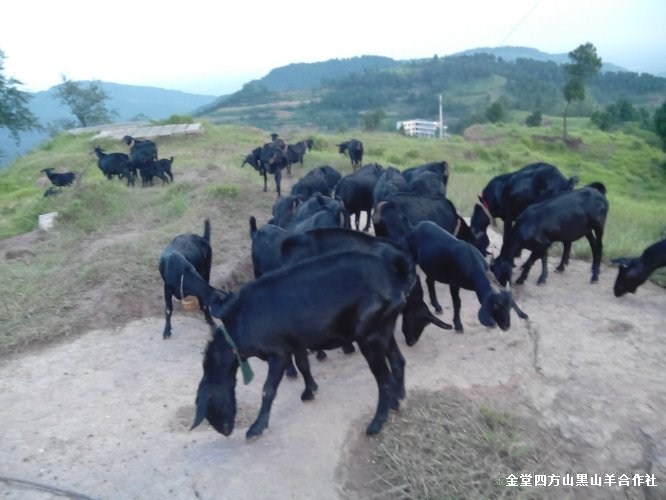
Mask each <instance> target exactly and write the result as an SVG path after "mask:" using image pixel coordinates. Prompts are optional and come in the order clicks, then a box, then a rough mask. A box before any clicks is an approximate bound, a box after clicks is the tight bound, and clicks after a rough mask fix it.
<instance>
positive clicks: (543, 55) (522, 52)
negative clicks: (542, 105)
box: [452, 46, 628, 73]
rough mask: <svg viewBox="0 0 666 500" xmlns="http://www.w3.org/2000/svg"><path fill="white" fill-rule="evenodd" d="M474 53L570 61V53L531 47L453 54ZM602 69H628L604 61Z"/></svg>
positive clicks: (513, 58) (512, 59) (478, 50)
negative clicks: (542, 50)
mask: <svg viewBox="0 0 666 500" xmlns="http://www.w3.org/2000/svg"><path fill="white" fill-rule="evenodd" d="M472 54H492V55H494V56H495V57H501V58H502V59H504V60H505V61H510V62H513V61H515V60H516V59H534V60H535V61H553V62H556V63H557V64H566V63H570V62H571V61H570V60H569V53H568V52H567V53H564V54H549V53H547V52H541V51H540V50H537V49H533V48H530V47H511V46H504V47H479V48H476V49H469V50H463V51H462V52H456V53H455V54H452V55H454V56H467V55H472ZM601 71H603V72H607V71H614V72H616V73H617V72H621V71H628V70H627V69H625V68H622V67H620V66H617V65H615V64H613V63H609V62H606V61H603V65H602V67H601Z"/></svg>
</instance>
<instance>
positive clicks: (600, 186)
mask: <svg viewBox="0 0 666 500" xmlns="http://www.w3.org/2000/svg"><path fill="white" fill-rule="evenodd" d="M586 187H590V188H594V189H596V190H597V191H599V192H600V193H601V194H603V195H604V196H606V186H605V185H604V184H603V183H601V182H592V183H590V184H588V185H587V186H586Z"/></svg>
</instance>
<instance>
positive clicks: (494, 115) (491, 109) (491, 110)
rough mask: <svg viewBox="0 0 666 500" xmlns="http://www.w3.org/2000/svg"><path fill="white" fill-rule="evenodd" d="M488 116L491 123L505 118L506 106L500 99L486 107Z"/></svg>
mask: <svg viewBox="0 0 666 500" xmlns="http://www.w3.org/2000/svg"><path fill="white" fill-rule="evenodd" d="M486 118H488V121H489V122H491V123H497V122H499V121H502V120H503V119H504V107H503V106H502V103H501V102H499V101H495V102H494V103H492V104H491V105H490V106H488V108H487V109H486Z"/></svg>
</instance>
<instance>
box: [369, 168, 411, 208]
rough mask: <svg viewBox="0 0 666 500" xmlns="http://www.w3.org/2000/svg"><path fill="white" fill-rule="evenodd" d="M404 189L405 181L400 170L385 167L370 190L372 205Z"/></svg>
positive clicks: (405, 189) (405, 187) (405, 188)
mask: <svg viewBox="0 0 666 500" xmlns="http://www.w3.org/2000/svg"><path fill="white" fill-rule="evenodd" d="M404 191H407V181H406V180H405V178H404V177H403V176H402V172H400V170H398V169H397V168H395V167H387V168H385V169H384V170H383V171H382V173H381V175H380V176H379V179H377V183H376V184H375V187H374V188H373V190H372V202H373V206H376V205H377V203H379V202H380V201H384V200H386V199H387V198H388V197H389V196H391V195H392V194H395V193H401V192H404Z"/></svg>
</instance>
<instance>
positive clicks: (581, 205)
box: [159, 135, 666, 438]
mask: <svg viewBox="0 0 666 500" xmlns="http://www.w3.org/2000/svg"><path fill="white" fill-rule="evenodd" d="M277 139H279V138H278V137H277V136H275V135H274V137H273V142H271V143H268V144H266V145H264V146H262V147H260V148H257V149H256V150H254V151H253V152H252V153H251V154H250V155H248V156H247V157H246V158H245V161H244V162H243V164H245V163H250V164H251V165H252V166H253V167H254V168H256V169H257V170H258V171H259V173H260V174H262V175H263V176H264V180H265V179H266V174H267V173H271V174H275V175H276V190H277V192H278V196H279V194H280V187H279V175H278V174H277V173H279V171H280V170H281V169H282V168H286V167H287V165H290V164H291V163H295V162H296V161H298V162H299V163H300V162H301V161H302V158H303V157H302V154H301V156H300V159H298V158H297V157H295V158H296V159H295V160H289V159H284V158H286V153H285V152H286V151H287V150H288V148H286V147H283V146H282V145H279V143H278V141H277ZM356 143H360V141H355V142H354V144H356ZM299 144H302V147H303V150H302V153H303V154H304V152H305V149H306V148H310V147H311V146H312V144H311V143H308V141H303V142H302V143H299ZM345 144H346V146H345V147H344V150H343V147H342V145H338V146H339V147H340V152H341V153H347V152H349V151H352V149H350V147H351V146H350V143H349V142H348V143H345ZM358 150H359V149H358V147H357V146H354V148H353V151H358ZM278 151H280V152H278ZM360 151H361V155H362V151H363V148H362V144H361V145H360ZM283 153H285V155H284V156H283ZM354 155H355V156H354V158H357V156H356V154H354ZM351 156H352V155H351V154H350V157H351ZM276 158H278V160H276ZM280 158H282V159H280ZM354 158H352V165H353V166H354V171H353V173H351V174H349V175H346V176H343V175H341V174H340V173H339V172H338V171H336V170H335V169H334V168H332V167H330V166H320V167H317V168H314V169H312V170H311V171H309V172H308V173H307V174H306V175H304V176H303V177H301V178H300V179H299V180H298V181H297V182H296V183H295V184H294V185H293V187H292V189H291V194H290V195H288V196H284V197H282V196H279V197H278V199H277V201H276V202H275V203H274V205H273V210H272V218H271V219H270V220H269V221H268V223H267V224H264V225H262V226H258V225H257V221H256V218H255V217H250V221H249V222H250V237H251V240H252V250H251V258H252V264H253V268H254V275H255V279H254V280H253V281H251V282H249V283H247V284H245V285H244V286H242V287H241V288H240V289H239V290H238V291H237V292H235V293H227V292H226V291H222V290H219V289H216V288H215V287H213V286H211V285H210V284H209V278H210V270H211V262H212V251H211V246H210V233H211V228H210V223H209V221H208V220H206V221H205V223H204V231H203V235H202V236H200V235H197V234H183V235H180V236H177V237H176V238H175V239H174V240H173V241H172V242H171V243H170V244H169V245H168V246H167V247H166V248H165V249H164V251H163V252H162V254H161V256H160V261H159V270H160V274H161V276H162V279H163V281H164V297H165V303H166V324H165V327H164V332H163V337H164V338H165V339H166V338H169V337H170V336H171V333H172V331H171V315H172V312H173V305H172V298H173V297H176V298H177V299H183V298H184V297H185V296H188V295H189V296H196V297H197V298H198V300H199V307H200V309H201V310H202V311H203V313H204V315H205V318H206V321H207V322H208V324H209V325H210V326H211V331H212V332H213V335H212V340H210V342H209V343H208V346H207V348H206V351H205V354H204V359H203V377H202V379H201V381H200V384H199V387H198V391H197V396H196V415H195V418H194V422H193V425H192V428H194V427H196V426H197V425H199V424H200V423H201V422H202V421H203V420H204V419H207V420H208V422H209V423H210V424H211V425H212V426H213V427H214V428H215V429H216V430H217V431H218V432H220V433H222V434H224V435H225V436H228V435H229V434H231V432H232V431H233V428H234V421H235V415H236V398H235V386H236V375H237V372H238V369H239V368H241V372H242V375H243V378H244V381H245V383H248V382H249V379H250V378H251V376H252V373H251V369H250V368H249V364H248V363H247V359H248V358H250V357H258V358H260V359H262V360H265V361H267V362H268V375H267V378H266V381H265V383H264V387H263V393H262V394H263V396H262V403H261V409H260V411H259V414H258V416H257V419H256V420H255V421H254V423H253V424H252V425H251V426H250V427H249V429H248V431H247V438H252V437H256V436H258V435H260V434H261V433H262V432H263V430H264V429H266V427H268V423H269V414H270V409H271V405H272V403H273V400H274V398H275V395H276V392H277V387H278V385H279V383H280V381H281V379H282V377H283V375H284V374H285V373H286V374H287V376H293V377H295V376H296V373H297V372H296V369H297V370H298V371H299V372H300V373H301V374H302V376H303V380H304V384H305V388H304V391H303V393H302V395H301V399H302V400H303V401H306V400H310V399H312V398H314V394H315V392H316V390H317V383H316V382H315V380H314V378H313V376H312V373H311V371H310V365H309V360H308V352H310V351H316V352H317V357H318V358H319V357H323V356H325V353H324V351H325V350H328V349H336V348H339V347H342V348H343V349H344V351H345V352H351V351H353V350H354V349H355V348H354V342H355V343H356V345H357V346H358V348H359V349H360V351H361V353H362V354H363V356H364V357H365V359H366V360H367V363H368V365H369V367H370V370H371V372H372V374H373V375H374V377H375V379H376V382H377V386H378V389H379V397H378V403H377V408H376V412H375V415H374V417H373V419H372V420H371V422H370V423H369V425H368V426H367V433H368V434H375V433H377V432H379V431H380V430H381V428H382V426H383V424H384V422H385V421H386V419H387V417H388V414H389V411H390V410H397V409H398V407H399V402H400V400H401V399H402V398H404V396H405V385H404V370H405V359H404V357H403V356H402V354H401V352H400V349H399V347H398V343H397V342H396V339H395V337H394V329H395V326H396V322H397V319H398V317H399V316H402V332H403V335H404V337H405V342H406V344H407V345H408V346H412V345H414V344H415V343H416V342H417V341H418V340H419V337H420V335H421V333H422V332H423V330H424V329H425V327H426V326H427V325H428V324H434V325H436V326H437V327H439V328H443V329H451V328H452V326H451V325H450V324H448V323H445V322H444V321H442V320H440V319H439V318H438V317H437V316H435V315H434V314H432V312H431V311H430V309H429V308H428V306H427V305H426V304H425V302H424V292H423V288H422V285H421V279H420V276H419V273H417V268H420V270H421V271H422V274H423V275H425V281H426V286H427V289H428V292H429V296H430V302H431V304H432V306H433V307H434V308H435V311H436V312H438V313H441V312H442V307H441V306H440V304H439V302H438V301H437V297H436V294H435V283H436V282H440V283H444V284H448V285H449V289H450V294H451V299H452V302H453V328H455V330H456V331H457V332H459V333H462V332H463V325H462V322H461V319H460V307H461V301H460V296H459V292H460V289H461V288H464V289H466V290H471V291H474V292H475V294H476V297H477V299H478V302H479V310H478V315H477V316H478V320H479V322H480V323H481V324H482V325H484V326H486V327H494V326H499V327H500V328H501V329H502V330H507V329H509V328H510V326H511V314H510V313H511V310H512V309H513V310H515V311H516V313H517V315H518V316H519V317H520V318H527V314H525V313H524V312H523V311H522V310H521V309H520V307H519V306H518V304H516V302H515V300H514V299H513V297H512V294H511V291H510V283H511V278H512V268H513V263H514V259H515V258H516V257H518V256H519V255H520V252H521V250H522V249H527V250H530V251H531V255H530V257H529V259H528V260H527V261H526V262H525V264H524V265H523V269H522V272H521V274H520V277H519V278H518V280H517V282H523V281H524V280H525V279H526V278H527V274H528V272H529V270H530V266H531V265H532V264H533V263H534V262H535V261H536V260H537V259H540V260H541V262H542V272H541V275H540V277H539V280H538V283H539V284H543V283H545V282H546V279H547V256H548V249H549V247H550V245H551V244H552V243H554V242H556V241H560V242H562V243H563V244H564V252H563V257H562V261H561V263H560V265H559V266H558V268H557V269H558V270H564V267H565V266H566V264H567V262H568V258H569V251H570V248H571V243H572V242H574V241H576V240H578V239H580V238H582V237H586V238H587V239H588V241H589V243H590V246H591V248H592V255H593V258H592V278H591V281H592V282H595V281H597V279H598V275H599V267H600V262H601V255H602V249H603V246H602V239H603V232H604V225H605V221H606V216H607V213H608V200H607V199H606V195H605V193H606V189H605V187H604V185H603V184H601V183H599V182H595V183H592V184H590V185H588V186H585V187H582V188H578V189H575V185H576V183H577V180H578V179H577V178H575V177H572V178H569V179H567V178H565V177H564V176H563V175H562V174H561V172H560V171H559V170H558V169H557V168H556V167H555V166H553V165H549V164H546V163H535V164H531V165H527V166H526V167H524V168H522V169H520V170H517V171H515V172H512V173H508V174H503V175H499V176H497V177H494V178H493V179H491V180H490V182H489V183H488V185H487V186H486V187H485V188H484V189H483V192H482V194H481V195H480V196H479V203H478V204H477V205H476V206H475V208H474V212H473V214H472V217H471V221H470V224H467V222H466V221H465V219H463V217H461V215H460V214H459V213H458V212H457V210H456V208H455V206H454V205H453V203H452V202H451V201H450V200H449V199H448V198H447V197H446V188H447V182H448V178H449V165H448V164H447V162H446V161H436V162H431V163H427V164H424V165H419V166H415V167H412V168H408V169H406V170H404V171H402V172H401V171H399V170H398V169H396V168H393V167H388V168H383V167H382V166H380V165H378V164H376V163H370V164H366V165H364V166H360V160H358V159H356V160H355V159H354ZM276 161H278V163H276ZM355 161H357V162H358V163H359V164H358V165H354V162H355ZM264 190H266V182H264ZM361 212H366V213H367V222H366V224H365V226H364V228H363V230H362V231H360V230H359V228H360V215H361ZM352 218H354V219H355V220H354V227H355V229H356V230H354V229H352V222H351V219H352ZM495 218H500V219H502V220H503V222H504V244H503V246H502V250H501V252H500V255H499V256H498V257H497V258H496V259H494V260H493V261H492V263H491V264H489V263H488V262H487V261H486V256H487V255H488V246H489V239H488V235H487V229H488V226H489V225H491V224H494V223H495ZM371 221H372V224H373V225H374V231H375V236H371V235H370V234H367V231H368V229H369V227H370V223H371ZM617 263H618V264H619V265H620V269H619V274H618V277H617V281H616V283H615V295H616V296H620V295H622V294H624V293H626V292H635V291H636V288H637V287H638V286H639V285H640V284H642V283H643V282H644V281H645V280H646V279H647V277H648V276H649V274H650V273H651V272H652V271H654V270H655V269H656V268H657V267H660V266H664V265H666V240H663V241H660V242H658V243H655V244H654V245H652V246H651V247H649V248H648V249H646V250H645V252H644V253H643V255H642V256H641V257H639V258H633V259H619V260H618V261H617ZM285 311H289V313H288V314H285ZM215 318H217V319H219V320H221V323H220V324H219V325H218V324H216V322H215ZM294 362H295V367H294V365H293V363H294Z"/></svg>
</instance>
